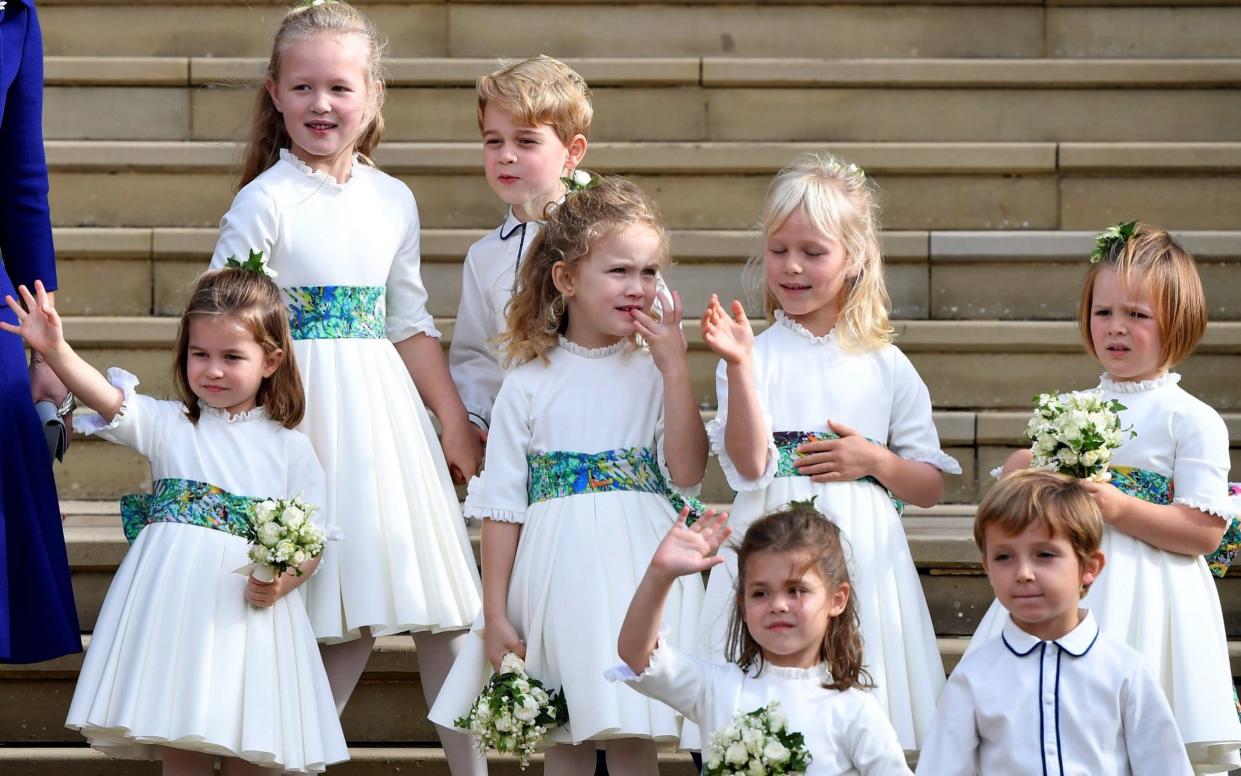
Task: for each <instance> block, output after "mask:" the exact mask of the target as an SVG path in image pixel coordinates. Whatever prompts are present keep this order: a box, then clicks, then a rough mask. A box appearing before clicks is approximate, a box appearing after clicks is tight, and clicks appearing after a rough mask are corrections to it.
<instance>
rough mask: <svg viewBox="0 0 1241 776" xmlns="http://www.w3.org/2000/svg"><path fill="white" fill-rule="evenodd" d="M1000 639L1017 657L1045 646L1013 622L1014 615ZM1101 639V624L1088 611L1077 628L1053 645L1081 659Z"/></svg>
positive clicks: (1006, 622) (1007, 622) (1005, 624)
mask: <svg viewBox="0 0 1241 776" xmlns="http://www.w3.org/2000/svg"><path fill="white" fill-rule="evenodd" d="M1000 638H1002V639H1004V646H1006V647H1008V651H1009V652H1012V653H1013V654H1014V655H1016V656H1017V657H1025V656H1026V655H1028V654H1030V653H1031V652H1033V651H1034V648H1035V647H1037V646H1038V645H1040V644H1044V643H1046V642H1044V641H1043V640H1042V639H1040V638H1039V637H1038V636H1034V635H1032V634H1029V633H1026V632H1025V631H1024V630H1022V629H1021V628H1020V626H1018V625H1017V623H1015V622H1013V618H1012V615H1009V616H1008V618H1007V619H1005V620H1004V630H1003V632H1002V633H1001V634H1000ZM1098 638H1099V624H1098V623H1097V622H1095V619H1094V615H1093V614H1091V613H1090V610H1089V609H1087V610H1086V616H1085V617H1083V618H1082V621H1081V622H1079V623H1078V624H1077V627H1076V628H1074V629H1073V630H1071V631H1069V632H1068V633H1066V634H1064V635H1063V636H1061V637H1060V638H1058V639H1054V640H1053V641H1052V643H1053V644H1055V645H1056V646H1058V647H1060V648H1061V649H1063V650H1064V651H1065V652H1068V653H1069V654H1070V655H1072V656H1073V657H1081V656H1082V655H1084V654H1086V653H1087V652H1089V651H1090V648H1091V647H1093V646H1094V643H1095V641H1096V640H1097V639H1098Z"/></svg>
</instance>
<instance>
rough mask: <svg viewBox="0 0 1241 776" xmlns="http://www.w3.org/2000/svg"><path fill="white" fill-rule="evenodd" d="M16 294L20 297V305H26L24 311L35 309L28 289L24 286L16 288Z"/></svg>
mask: <svg viewBox="0 0 1241 776" xmlns="http://www.w3.org/2000/svg"><path fill="white" fill-rule="evenodd" d="M17 293H18V294H20V295H21V298H22V304H24V305H26V310H27V311H30V310H34V309H35V307H36V304H35V299H34V296H32V295H31V293H30V289H29V288H26V287H25V286H18V287H17Z"/></svg>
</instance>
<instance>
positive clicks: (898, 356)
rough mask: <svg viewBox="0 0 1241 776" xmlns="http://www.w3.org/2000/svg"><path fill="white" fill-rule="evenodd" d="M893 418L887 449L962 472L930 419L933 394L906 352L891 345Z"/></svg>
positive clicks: (945, 470) (939, 466)
mask: <svg viewBox="0 0 1241 776" xmlns="http://www.w3.org/2000/svg"><path fill="white" fill-rule="evenodd" d="M892 354H893V358H894V362H893V369H892V382H893V385H892V418H891V421H890V426H889V428H888V448H889V449H890V450H891V451H892V452H894V453H896V454H897V455H899V456H900V457H901V458H904V459H906V460H910V461H921V462H922V463H929V464H930V465H931V466H934V467H935V468H936V469H939V470H940V471H941V472H946V473H948V474H960V473H961V464H959V463H957V459H955V458H953V457H952V456H950V455H948V454H947V453H945V452H944V451H943V450H942V449H941V448H940V446H939V432H938V431H936V430H935V422H934V421H933V420H932V419H931V393H930V391H928V390H927V389H926V383H924V382H922V378H921V377H919V376H918V372H917V371H916V370H915V369H914V365H913V364H911V363H910V362H909V359H908V358H907V357H906V356H905V354H904V353H902V352H900V351H899V350H897V349H896V348H895V347H893V348H892Z"/></svg>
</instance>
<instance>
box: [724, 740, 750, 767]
mask: <svg viewBox="0 0 1241 776" xmlns="http://www.w3.org/2000/svg"><path fill="white" fill-rule="evenodd" d="M748 759H750V753H749V752H747V751H746V748H745V744H743V743H741V742H740V741H737V742H734V743H731V744H729V745H728V749H726V750H725V751H724V760H725V761H726V762H727V763H728V764H729V765H744V764H745V761H746V760H748Z"/></svg>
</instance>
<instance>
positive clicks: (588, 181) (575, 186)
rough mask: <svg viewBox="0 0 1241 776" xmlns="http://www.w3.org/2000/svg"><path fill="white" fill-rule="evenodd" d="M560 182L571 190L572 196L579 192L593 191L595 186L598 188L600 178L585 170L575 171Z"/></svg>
mask: <svg viewBox="0 0 1241 776" xmlns="http://www.w3.org/2000/svg"><path fill="white" fill-rule="evenodd" d="M560 182H561V183H563V184H564V185H565V188H566V189H568V190H569V193H570V194H572V193H576V192H578V191H586V190H588V189H593V188H594V187H595V186H598V185H599V176H598V175H595V174H594V173H591V172H587V171H585V170H574V171H573V172H572V173H571V174H569V175H566V176H565V177H563V178H561V179H560Z"/></svg>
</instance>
